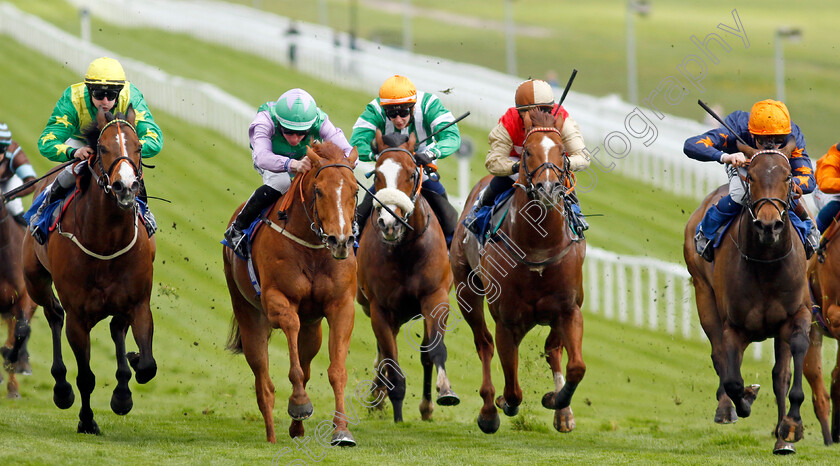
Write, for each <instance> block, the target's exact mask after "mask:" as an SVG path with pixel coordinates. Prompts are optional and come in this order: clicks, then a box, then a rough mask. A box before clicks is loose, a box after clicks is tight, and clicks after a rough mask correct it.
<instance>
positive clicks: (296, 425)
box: [269, 421, 306, 443]
mask: <svg viewBox="0 0 840 466" xmlns="http://www.w3.org/2000/svg"><path fill="white" fill-rule="evenodd" d="M305 433H306V429H304V427H303V421H292V424H291V425H290V426H289V437H291V438H296V437H303V434H305ZM270 441H271V440H269V442H270ZM272 443H274V442H272Z"/></svg>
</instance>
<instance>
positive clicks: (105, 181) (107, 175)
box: [57, 118, 143, 260]
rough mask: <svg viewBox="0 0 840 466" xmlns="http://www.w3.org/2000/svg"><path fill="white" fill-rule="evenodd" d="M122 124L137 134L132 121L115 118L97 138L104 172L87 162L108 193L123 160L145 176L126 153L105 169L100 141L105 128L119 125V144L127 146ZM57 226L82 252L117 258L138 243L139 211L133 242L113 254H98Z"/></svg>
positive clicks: (97, 182) (136, 174)
mask: <svg viewBox="0 0 840 466" xmlns="http://www.w3.org/2000/svg"><path fill="white" fill-rule="evenodd" d="M122 124H125V125H126V126H128V127H129V128H130V129H131V131H132V132H133V133H134V134H135V135H136V134H137V130H136V129H135V128H134V125H132V124H131V123H129V122H128V121H126V120H123V119H120V118H115V119H113V120H111V121H109V122H108V123H106V124H105V126H103V127H102V129H101V130H100V131H99V137H97V138H96V161H97V165H98V166H99V170H100V171H101V172H102V175H101V176H100V175H98V174H97V173H96V171H95V170H94V169H93V167H91V164H90V163H88V164H87V166H88V170H89V171H90V173H91V176H92V177H93V178H94V179H95V180H96V184H97V185H98V186H99V187H101V188H102V189H103V190H104V191H105V194H106V195H107V194H113V188H112V186H111V173H112V172H113V171H114V168H115V167H116V166H117V164H118V163H120V162H122V161H123V160H125V161H127V162H128V163H129V165H131V168H132V169H133V170H134V175H135V176H137V178H138V179H142V178H143V168H142V165H141V168H139V169H138V167H137V165H135V164H134V161H133V160H131V158H129V157H127V156H124V155H122V156H119V157H117V158H116V159H115V160H114V161H113V162H111V165H110V166H109V167H108V170H107V171H106V170H105V164H104V163H103V162H102V145H101V144H100V143H99V141H100V139H102V135H103V134H104V133H105V130H106V129H107V128H108V127H109V126H111V125H117V134H118V136H117V138H118V141H119V145H120V147H125V139H124V138H123V132H122V128H121V125H122ZM114 197H116V195H114ZM76 205H77V204H76ZM57 227H58V234H60V235H61V236H63V237H65V238H68V239H69V240H70V241H72V242H73V243H74V244H75V245H76V246H78V247H79V249H81V250H82V252H84V253H85V254H87V255H89V256H91V257H94V258H96V259H99V260H111V259H115V258H117V257H119V256H122V255H123V254H125V253H127V252H128V251H130V250H131V248H133V247H134V245H135V243H137V232H138V230H139V228H138V220H137V213H136V212H134V238H132V240H131V242H130V243H128V245H127V246H126V247H124V248H122V249H120V250H119V251H117V252H115V253H113V254H108V255H102V254H97V253H95V252H93V251H91V250H90V249H88V248H86V247H85V246H84V245H83V244H82V243H81V242H80V241H79V239H78V238H77V237H76V235H74V234H73V233H68V232H65V231H62V230H61V222H59V223H58V225H57Z"/></svg>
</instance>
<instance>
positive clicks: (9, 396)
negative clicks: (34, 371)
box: [6, 391, 20, 400]
mask: <svg viewBox="0 0 840 466" xmlns="http://www.w3.org/2000/svg"><path fill="white" fill-rule="evenodd" d="M6 399H7V400H18V399H20V392H17V391H15V392H9V393H7V394H6Z"/></svg>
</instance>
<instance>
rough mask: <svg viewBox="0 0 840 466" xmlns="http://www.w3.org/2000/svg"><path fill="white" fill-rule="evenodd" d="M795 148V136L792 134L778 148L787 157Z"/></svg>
mask: <svg viewBox="0 0 840 466" xmlns="http://www.w3.org/2000/svg"><path fill="white" fill-rule="evenodd" d="M795 150H796V138H795V137H793V135H791V136H790V137H789V138H788V142H787V144H785V145H784V147H782V148H781V149H779V151H780V152H781V153H783V154H785V157H787V158H790V156H791V154H793V151H795Z"/></svg>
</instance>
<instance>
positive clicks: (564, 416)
mask: <svg viewBox="0 0 840 466" xmlns="http://www.w3.org/2000/svg"><path fill="white" fill-rule="evenodd" d="M554 429H555V430H557V432H562V433H564V434H568V433H569V432H571V431H573V430H575V415H574V414H573V413H572V407H571V406H566V407H565V408H563V409H557V410H555V411H554Z"/></svg>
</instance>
